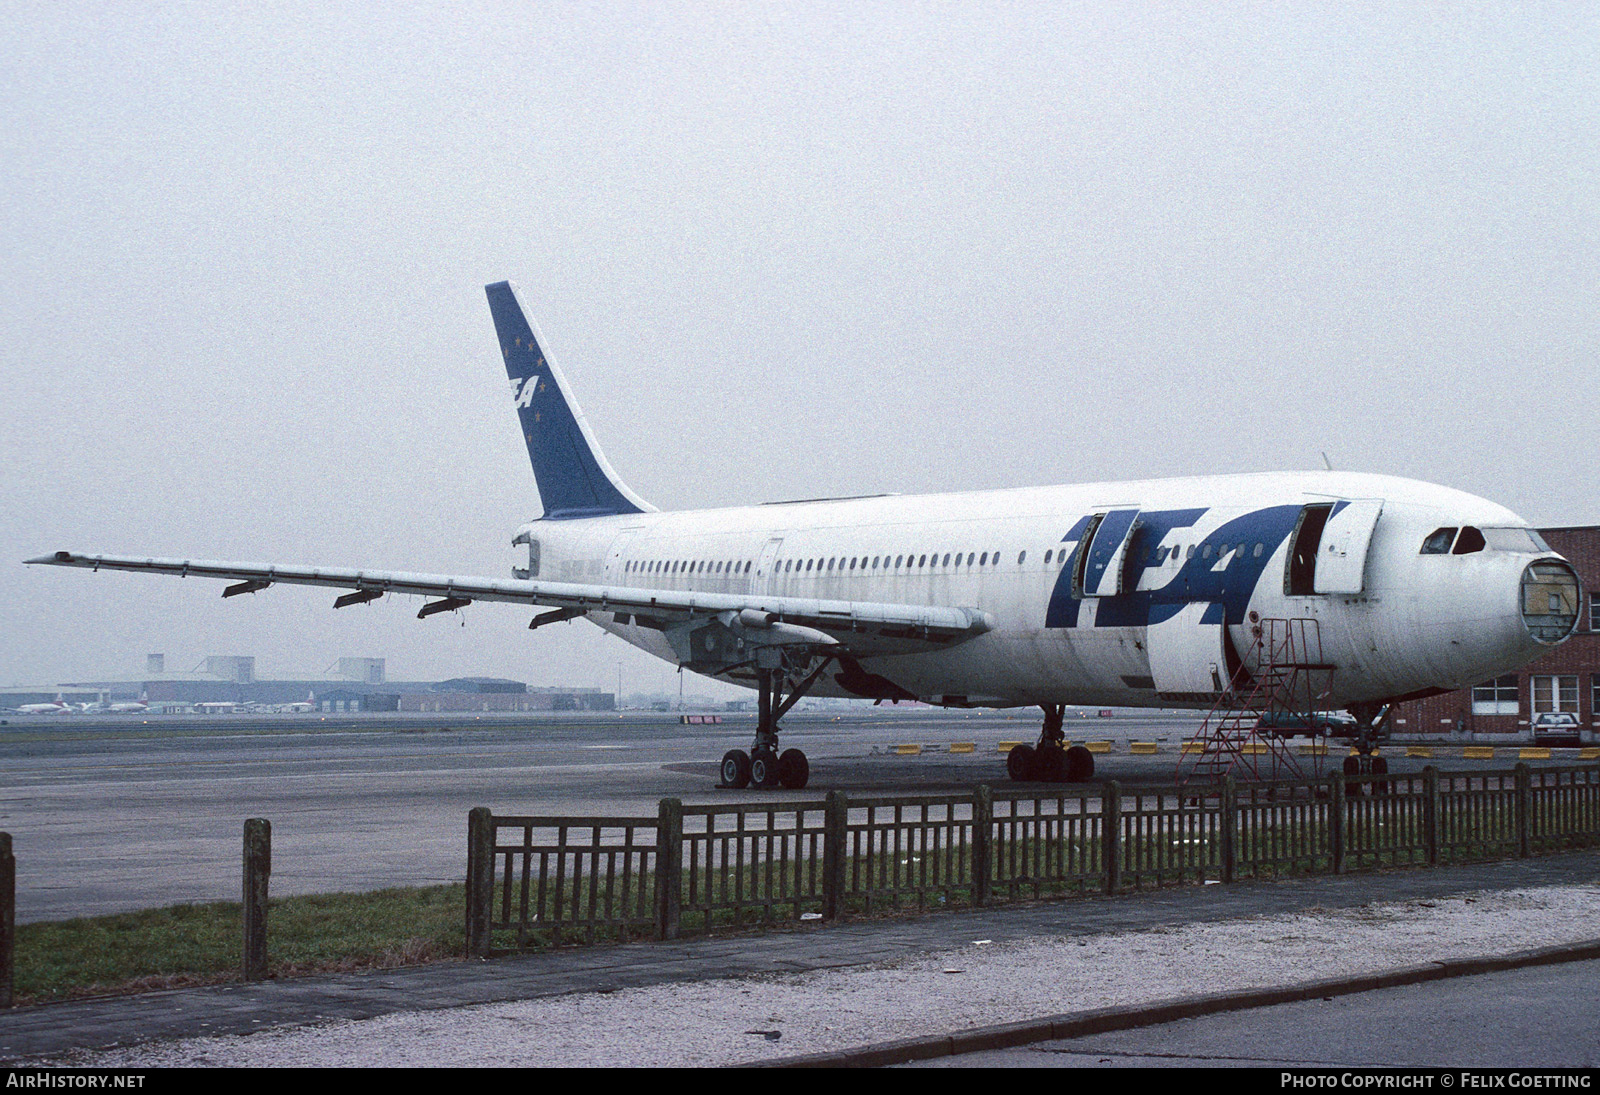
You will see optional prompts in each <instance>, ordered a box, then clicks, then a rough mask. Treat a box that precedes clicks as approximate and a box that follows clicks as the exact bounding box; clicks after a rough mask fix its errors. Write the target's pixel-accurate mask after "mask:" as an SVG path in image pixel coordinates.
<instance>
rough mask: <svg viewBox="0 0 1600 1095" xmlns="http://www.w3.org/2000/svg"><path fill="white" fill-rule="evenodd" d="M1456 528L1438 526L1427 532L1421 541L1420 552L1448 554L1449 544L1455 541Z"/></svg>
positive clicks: (1425, 553)
mask: <svg viewBox="0 0 1600 1095" xmlns="http://www.w3.org/2000/svg"><path fill="white" fill-rule="evenodd" d="M1455 538H1456V530H1455V529H1453V528H1438V529H1434V530H1433V531H1432V532H1430V533H1429V534H1428V538H1427V539H1426V540H1424V541H1422V554H1424V555H1449V554H1450V545H1451V543H1453V542H1454V541H1455Z"/></svg>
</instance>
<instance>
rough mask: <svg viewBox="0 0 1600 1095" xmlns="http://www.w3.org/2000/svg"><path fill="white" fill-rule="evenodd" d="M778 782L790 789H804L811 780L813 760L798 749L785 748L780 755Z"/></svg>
mask: <svg viewBox="0 0 1600 1095" xmlns="http://www.w3.org/2000/svg"><path fill="white" fill-rule="evenodd" d="M778 782H779V783H780V784H782V785H783V787H784V789H785V790H788V791H803V790H805V786H806V784H807V783H809V782H811V762H810V761H808V760H806V755H805V754H804V753H802V752H801V751H800V750H798V749H785V750H784V751H783V752H782V753H780V754H779V755H778Z"/></svg>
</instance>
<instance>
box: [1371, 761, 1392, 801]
mask: <svg viewBox="0 0 1600 1095" xmlns="http://www.w3.org/2000/svg"><path fill="white" fill-rule="evenodd" d="M1372 774H1373V775H1375V776H1386V775H1388V774H1389V758H1388V757H1373V758H1372ZM1372 793H1373V794H1375V795H1386V794H1388V793H1389V781H1388V780H1380V781H1379V782H1377V783H1374V784H1373V785H1372Z"/></svg>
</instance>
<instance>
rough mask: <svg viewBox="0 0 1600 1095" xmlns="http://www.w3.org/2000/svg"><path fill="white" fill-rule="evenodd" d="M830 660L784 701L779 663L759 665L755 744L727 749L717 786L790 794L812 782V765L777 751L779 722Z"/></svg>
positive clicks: (787, 751) (803, 758) (789, 751)
mask: <svg viewBox="0 0 1600 1095" xmlns="http://www.w3.org/2000/svg"><path fill="white" fill-rule="evenodd" d="M830 660H831V659H829V658H824V659H823V660H822V664H821V665H818V666H817V667H816V668H815V669H813V670H812V671H811V674H810V675H809V676H807V677H806V678H805V679H804V680H803V681H801V682H800V683H798V684H796V685H794V686H793V687H792V688H791V689H790V690H789V697H788V698H787V699H784V698H783V686H784V683H785V681H786V679H787V674H786V673H785V671H784V669H783V667H782V665H781V664H780V665H778V666H773V667H765V666H759V667H758V668H757V669H756V682H757V684H756V688H757V690H758V691H759V693H760V695H761V718H760V721H759V722H757V724H756V740H755V745H754V746H753V747H752V748H751V750H750V752H748V753H746V752H745V751H744V750H743V749H730V750H728V752H727V753H725V754H724V755H723V757H722V783H721V785H720V786H722V787H727V788H733V789H740V788H744V787H758V788H760V789H762V790H766V789H768V788H773V787H782V788H784V789H785V790H789V791H798V790H800V789H801V788H803V787H805V785H806V784H807V783H808V782H809V781H810V779H811V763H810V762H809V761H807V760H806V755H805V754H804V753H803V752H801V751H800V750H798V749H785V750H783V751H782V752H779V751H778V720H779V719H781V718H783V716H784V715H786V714H788V712H789V708H791V707H793V706H794V705H795V701H797V700H798V699H799V698H800V697H801V696H803V695H805V694H806V693H807V692H808V691H810V689H811V686H812V685H813V684H815V683H816V681H817V678H818V677H820V676H822V671H823V670H824V669H826V668H827V667H828V662H829V661H830Z"/></svg>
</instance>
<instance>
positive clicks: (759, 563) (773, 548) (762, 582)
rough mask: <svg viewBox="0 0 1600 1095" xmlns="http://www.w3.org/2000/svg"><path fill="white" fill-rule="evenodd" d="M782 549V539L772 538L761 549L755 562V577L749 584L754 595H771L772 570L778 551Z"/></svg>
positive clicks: (774, 583) (772, 583) (775, 563)
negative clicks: (759, 555)
mask: <svg viewBox="0 0 1600 1095" xmlns="http://www.w3.org/2000/svg"><path fill="white" fill-rule="evenodd" d="M781 547H783V537H782V536H774V537H773V538H772V539H770V540H768V541H767V546H766V547H764V548H762V549H761V557H760V558H759V559H757V560H756V573H755V577H754V578H753V579H752V580H751V582H750V589H751V591H752V592H755V593H771V592H773V586H775V585H776V584H777V583H776V582H774V581H773V574H774V569H775V567H776V565H777V559H778V549H779V548H781Z"/></svg>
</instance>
